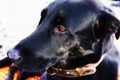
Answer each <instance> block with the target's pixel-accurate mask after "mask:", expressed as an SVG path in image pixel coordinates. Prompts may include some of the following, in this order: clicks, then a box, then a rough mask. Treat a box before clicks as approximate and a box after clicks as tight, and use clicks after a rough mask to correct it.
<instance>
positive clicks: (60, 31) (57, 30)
mask: <svg viewBox="0 0 120 80" xmlns="http://www.w3.org/2000/svg"><path fill="white" fill-rule="evenodd" d="M54 32H55V33H57V34H64V33H66V32H67V30H66V28H65V27H64V26H63V25H58V26H57V27H56V28H55V29H54Z"/></svg>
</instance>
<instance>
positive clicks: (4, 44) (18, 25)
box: [0, 0, 120, 57]
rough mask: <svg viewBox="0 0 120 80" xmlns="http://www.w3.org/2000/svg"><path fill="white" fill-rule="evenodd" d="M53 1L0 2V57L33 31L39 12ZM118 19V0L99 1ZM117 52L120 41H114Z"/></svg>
mask: <svg viewBox="0 0 120 80" xmlns="http://www.w3.org/2000/svg"><path fill="white" fill-rule="evenodd" d="M52 1H53V0H0V57H4V56H6V52H7V51H8V50H9V49H10V48H12V47H13V46H14V45H16V44H17V43H18V42H19V41H20V40H21V39H23V38H24V37H26V36H28V35H29V34H30V33H32V32H33V31H34V29H35V28H36V26H37V24H38V22H39V20H40V12H41V10H42V9H43V8H44V7H46V6H47V5H48V4H49V3H50V2H52ZM101 2H102V3H103V4H105V5H106V6H108V7H110V8H111V9H112V10H113V11H114V12H115V15H116V16H117V17H118V18H119V19H120V1H119V0H114V1H111V0H101ZM115 45H116V46H117V48H118V50H119V48H120V41H117V40H115Z"/></svg>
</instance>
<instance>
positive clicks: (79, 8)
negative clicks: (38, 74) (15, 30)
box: [8, 0, 120, 71]
mask: <svg viewBox="0 0 120 80" xmlns="http://www.w3.org/2000/svg"><path fill="white" fill-rule="evenodd" d="M112 34H115V35H116V38H117V39H118V37H119V35H120V22H119V20H118V19H117V18H116V17H114V16H113V14H112V13H111V12H110V10H109V9H107V8H105V7H104V5H102V4H100V3H99V2H96V1H93V0H58V1H55V2H53V3H52V4H50V5H49V6H48V7H47V8H45V9H44V10H43V11H42V13H41V20H40V22H39V24H38V26H37V29H36V30H35V31H34V32H33V33H32V34H31V35H30V36H28V37H27V38H25V39H23V40H22V41H20V42H19V44H17V45H16V46H15V47H14V49H12V50H10V51H9V52H8V56H9V57H10V58H11V59H13V60H14V61H15V63H16V65H18V66H19V67H20V68H22V69H25V70H30V71H42V70H44V69H45V68H46V67H48V66H51V64H53V63H57V62H59V61H63V63H64V65H66V64H68V63H69V64H71V65H72V66H71V67H75V66H81V65H85V64H87V63H91V62H97V61H98V60H99V59H100V57H101V55H102V54H104V53H105V52H106V51H108V50H109V48H110V47H111V45H112V43H111V42H110V36H111V35H112ZM71 62H72V63H71ZM77 62H78V63H77Z"/></svg>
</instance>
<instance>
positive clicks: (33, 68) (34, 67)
mask: <svg viewBox="0 0 120 80" xmlns="http://www.w3.org/2000/svg"><path fill="white" fill-rule="evenodd" d="M52 62H53V61H52V59H51V60H50V59H44V60H38V61H30V62H25V61H20V62H15V63H14V64H15V65H16V66H18V67H19V68H20V69H22V70H24V71H27V72H39V73H42V72H43V71H44V70H45V69H46V68H47V67H49V66H51V65H52Z"/></svg>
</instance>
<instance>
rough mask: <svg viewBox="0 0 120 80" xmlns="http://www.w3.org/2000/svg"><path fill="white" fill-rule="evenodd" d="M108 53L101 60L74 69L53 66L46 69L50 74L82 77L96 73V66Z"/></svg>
mask: <svg viewBox="0 0 120 80" xmlns="http://www.w3.org/2000/svg"><path fill="white" fill-rule="evenodd" d="M105 55H106V54H104V55H102V57H101V58H100V60H99V61H98V62H96V63H89V64H86V65H84V66H80V67H75V68H73V69H63V68H57V67H55V66H51V67H49V68H47V69H46V73H47V74H48V75H50V76H54V75H58V76H63V77H72V78H74V77H81V76H87V75H91V74H94V73H95V72H96V67H97V66H98V65H99V64H100V63H101V61H102V60H103V59H104V57H105Z"/></svg>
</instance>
